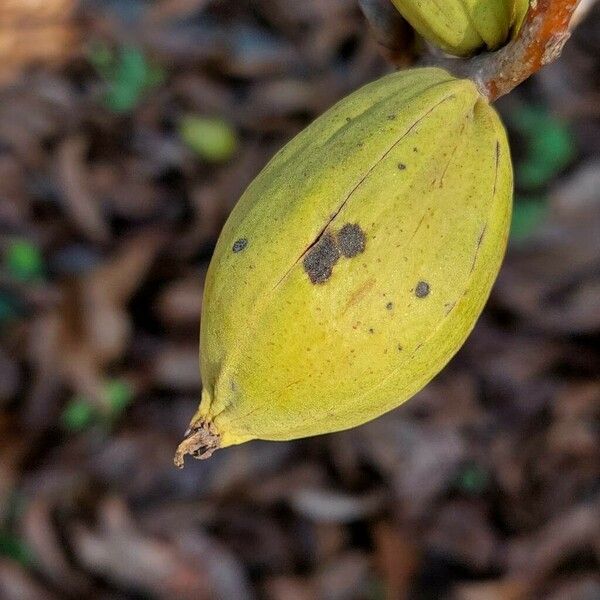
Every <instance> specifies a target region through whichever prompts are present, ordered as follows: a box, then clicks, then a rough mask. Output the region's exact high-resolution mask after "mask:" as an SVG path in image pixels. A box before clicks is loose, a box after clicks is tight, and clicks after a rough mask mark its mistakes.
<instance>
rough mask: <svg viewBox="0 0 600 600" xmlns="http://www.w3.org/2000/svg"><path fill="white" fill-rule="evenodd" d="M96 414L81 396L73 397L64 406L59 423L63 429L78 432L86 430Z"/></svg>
mask: <svg viewBox="0 0 600 600" xmlns="http://www.w3.org/2000/svg"><path fill="white" fill-rule="evenodd" d="M96 417H97V413H96V411H95V410H94V408H93V407H92V406H91V404H90V403H89V402H88V401H87V400H86V399H85V398H84V397H82V396H75V398H73V400H71V402H70V403H69V404H68V405H67V406H66V408H65V409H64V411H63V413H62V415H61V421H62V423H63V426H64V427H65V429H67V430H69V431H74V432H79V431H83V430H84V429H87V428H88V427H90V425H92V424H93V423H94V421H95V420H96Z"/></svg>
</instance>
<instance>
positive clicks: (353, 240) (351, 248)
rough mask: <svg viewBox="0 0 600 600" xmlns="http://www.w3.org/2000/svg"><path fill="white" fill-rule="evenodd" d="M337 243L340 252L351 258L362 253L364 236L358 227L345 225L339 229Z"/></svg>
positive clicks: (349, 224)
mask: <svg viewBox="0 0 600 600" xmlns="http://www.w3.org/2000/svg"><path fill="white" fill-rule="evenodd" d="M337 242H338V246H339V249H340V252H341V253H342V254H343V255H344V256H346V257H348V258H352V257H353V256H356V255H357V254H360V253H361V252H364V249H365V234H364V233H363V230H362V229H361V228H360V226H359V225H357V224H351V223H347V224H346V225H344V226H343V227H342V228H341V229H340V231H339V233H338V235H337Z"/></svg>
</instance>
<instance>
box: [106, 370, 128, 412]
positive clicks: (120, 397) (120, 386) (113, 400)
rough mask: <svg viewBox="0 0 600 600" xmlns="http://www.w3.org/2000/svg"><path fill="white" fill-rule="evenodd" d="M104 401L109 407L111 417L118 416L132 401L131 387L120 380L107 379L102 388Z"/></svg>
mask: <svg viewBox="0 0 600 600" xmlns="http://www.w3.org/2000/svg"><path fill="white" fill-rule="evenodd" d="M104 393H105V395H106V399H107V401H108V403H109V405H110V408H111V411H112V413H113V416H118V415H119V414H120V413H122V412H123V411H124V410H125V409H126V408H127V407H128V406H129V405H130V404H131V401H132V399H133V390H132V388H131V385H129V383H127V382H126V381H123V380H122V379H109V380H108V381H107V382H106V386H105V388H104Z"/></svg>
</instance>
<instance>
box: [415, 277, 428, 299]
mask: <svg viewBox="0 0 600 600" xmlns="http://www.w3.org/2000/svg"><path fill="white" fill-rule="evenodd" d="M429 291H430V289H429V284H428V283H427V282H426V281H419V283H417V287H416V288H415V296H416V297H417V298H425V296H427V295H429Z"/></svg>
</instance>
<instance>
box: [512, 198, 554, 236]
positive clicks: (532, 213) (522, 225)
mask: <svg viewBox="0 0 600 600" xmlns="http://www.w3.org/2000/svg"><path fill="white" fill-rule="evenodd" d="M547 212H548V205H547V203H546V200H545V198H517V199H516V201H515V205H514V207H513V215H512V223H511V227H510V237H511V239H513V240H516V241H521V240H524V239H527V238H528V237H530V236H531V235H532V234H533V233H534V232H535V231H536V230H537V229H538V227H539V226H540V225H541V224H542V223H543V221H544V219H545V217H546V215H547Z"/></svg>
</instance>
